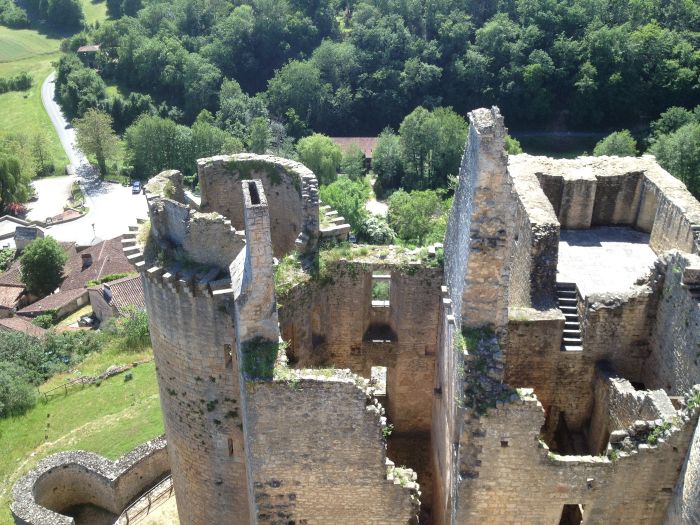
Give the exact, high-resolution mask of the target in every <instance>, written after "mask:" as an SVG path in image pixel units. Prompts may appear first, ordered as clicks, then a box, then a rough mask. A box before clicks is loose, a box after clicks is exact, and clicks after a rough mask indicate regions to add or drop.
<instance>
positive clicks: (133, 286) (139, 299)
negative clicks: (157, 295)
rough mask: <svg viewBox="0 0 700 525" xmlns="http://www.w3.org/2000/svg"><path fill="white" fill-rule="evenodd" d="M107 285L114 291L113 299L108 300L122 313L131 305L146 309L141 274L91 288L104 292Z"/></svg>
mask: <svg viewBox="0 0 700 525" xmlns="http://www.w3.org/2000/svg"><path fill="white" fill-rule="evenodd" d="M105 285H106V286H109V288H110V290H111V291H112V299H111V300H110V301H107V302H108V303H109V304H110V305H112V306H114V307H116V309H117V311H118V312H119V313H120V314H123V313H124V312H125V310H126V309H127V308H129V307H136V308H140V309H143V310H145V309H146V300H145V298H144V296H143V284H142V283H141V276H140V275H135V276H133V277H124V278H123V279H118V280H116V281H112V282H110V283H105V284H101V285H98V286H93V287H92V288H90V289H91V290H99V291H100V292H102V290H103V288H104V287H105Z"/></svg>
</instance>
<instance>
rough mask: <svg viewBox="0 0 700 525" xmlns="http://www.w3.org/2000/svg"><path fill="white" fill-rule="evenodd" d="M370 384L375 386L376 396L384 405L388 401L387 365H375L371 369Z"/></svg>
mask: <svg viewBox="0 0 700 525" xmlns="http://www.w3.org/2000/svg"><path fill="white" fill-rule="evenodd" d="M369 384H370V385H371V386H372V388H374V397H376V398H377V399H378V400H379V402H380V403H382V405H384V402H385V401H386V367H385V366H373V367H372V368H371V369H370V379H369Z"/></svg>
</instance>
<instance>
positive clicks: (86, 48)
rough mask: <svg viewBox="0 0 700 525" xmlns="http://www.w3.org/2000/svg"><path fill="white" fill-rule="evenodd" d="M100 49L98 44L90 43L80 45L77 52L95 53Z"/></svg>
mask: <svg viewBox="0 0 700 525" xmlns="http://www.w3.org/2000/svg"><path fill="white" fill-rule="evenodd" d="M99 50H100V44H92V45H88V46H80V47H79V48H78V53H96V52H97V51H99Z"/></svg>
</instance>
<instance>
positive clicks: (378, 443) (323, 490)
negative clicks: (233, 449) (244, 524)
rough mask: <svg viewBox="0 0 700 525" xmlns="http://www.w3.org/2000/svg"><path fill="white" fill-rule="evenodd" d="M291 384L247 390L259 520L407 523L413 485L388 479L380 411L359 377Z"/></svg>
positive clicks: (412, 512)
mask: <svg viewBox="0 0 700 525" xmlns="http://www.w3.org/2000/svg"><path fill="white" fill-rule="evenodd" d="M295 381H298V382H295V383H292V384H290V383H287V382H285V381H276V382H264V383H260V382H255V383H252V384H250V386H249V387H248V390H249V401H248V407H249V411H250V412H249V413H250V416H249V419H248V425H249V426H250V433H251V435H254V436H255V438H254V440H253V442H252V445H251V449H252V451H251V472H252V479H253V487H254V499H255V502H256V504H257V516H256V518H257V523H259V524H270V525H271V524H279V523H285V524H286V523H306V524H308V525H326V524H328V523H362V524H367V525H389V524H409V523H412V520H415V516H416V514H417V499H416V494H415V490H414V489H412V487H409V486H406V487H404V486H401V485H400V484H396V483H395V482H394V481H393V480H391V479H387V465H386V452H385V446H384V443H383V437H382V425H381V423H380V415H379V412H378V411H377V410H375V409H374V405H372V404H371V402H370V399H369V398H368V397H367V394H366V393H365V391H364V388H363V387H362V386H361V385H359V386H358V385H357V384H356V381H357V378H352V376H348V377H347V378H342V377H339V376H338V373H337V371H336V372H334V373H333V376H332V377H326V378H324V377H323V376H321V375H316V376H314V375H313V371H309V373H308V374H305V375H304V374H301V375H299V376H297V377H296V378H295ZM368 403H369V404H368Z"/></svg>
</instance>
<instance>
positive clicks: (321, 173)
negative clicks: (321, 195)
mask: <svg viewBox="0 0 700 525" xmlns="http://www.w3.org/2000/svg"><path fill="white" fill-rule="evenodd" d="M297 152H298V153H299V160H301V162H302V163H303V164H304V165H305V166H306V167H307V168H309V169H310V170H311V171H313V172H314V175H316V178H318V182H319V184H330V183H331V182H333V181H334V180H335V179H336V177H337V175H338V168H340V161H341V160H342V158H343V154H342V153H341V151H340V147H339V146H338V145H337V144H336V143H335V142H333V141H332V140H331V139H330V137H326V136H325V135H321V134H320V133H315V134H313V135H311V136H310V137H305V138H303V139H301V140H300V141H299V142H298V143H297Z"/></svg>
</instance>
